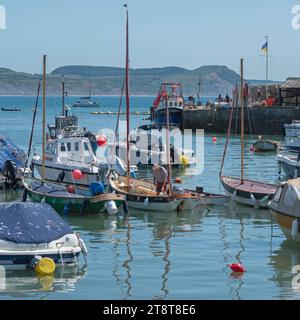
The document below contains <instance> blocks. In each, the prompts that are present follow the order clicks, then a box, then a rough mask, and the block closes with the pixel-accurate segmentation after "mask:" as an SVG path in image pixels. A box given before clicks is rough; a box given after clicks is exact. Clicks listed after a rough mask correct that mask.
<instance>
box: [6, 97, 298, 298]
mask: <svg viewBox="0 0 300 320" xmlns="http://www.w3.org/2000/svg"><path fill="white" fill-rule="evenodd" d="M34 100H35V98H34V97H1V99H0V106H6V107H8V106H20V107H21V108H22V112H15V113H13V112H12V113H10V112H1V111H0V134H4V135H6V136H8V137H10V138H12V139H13V140H14V141H15V142H16V143H17V144H18V145H19V146H20V147H22V148H24V149H26V148H27V144H28V138H29V134H30V127H31V120H32V114H33V112H32V107H33V105H34ZM75 100H76V98H69V102H68V103H70V104H71V103H72V102H74V101H75ZM95 100H97V101H99V102H100V104H101V110H109V111H115V110H116V109H117V106H118V100H119V98H118V97H96V98H95ZM152 100H153V98H152V97H133V98H132V110H133V111H145V110H148V107H149V105H150V104H151V102H152ZM47 105H48V108H47V118H48V119H47V122H50V123H52V122H53V120H54V116H55V115H56V114H58V113H59V112H60V99H59V97H49V98H48V99H47ZM90 111H94V110H88V109H77V110H75V111H74V113H75V114H78V115H79V117H80V125H82V126H86V127H87V128H89V129H91V130H93V131H97V130H99V129H101V128H102V127H109V128H112V129H113V128H114V126H115V121H116V117H115V116H113V115H97V116H92V115H90V114H89V112H90ZM144 117H145V116H132V117H131V118H132V126H133V127H136V126H137V125H140V124H142V123H145V121H144V120H143V118H144ZM40 118H41V112H40V111H39V114H38V123H37V128H36V135H35V137H36V138H35V141H36V143H38V142H39V139H40V136H41V125H40V123H41V119H40ZM217 138H218V141H217V143H213V142H212V136H209V135H207V136H205V169H204V172H203V173H202V174H197V175H192V176H191V175H186V174H189V173H190V172H189V171H184V170H183V171H178V170H177V171H176V172H175V174H176V175H179V176H181V177H183V180H184V185H185V186H186V187H190V188H194V187H196V186H204V187H205V189H206V190H208V191H212V192H222V188H221V186H220V183H219V179H218V173H219V168H220V162H221V157H222V153H223V146H224V142H225V136H217ZM277 139H278V137H277ZM250 144H251V138H250V137H248V140H247V147H246V172H247V175H248V176H249V177H251V178H254V179H259V180H265V181H269V182H275V181H276V178H277V176H276V174H277V168H276V161H275V159H274V155H272V154H268V155H264V154H251V153H250V151H249V149H250ZM228 153H229V157H228V159H227V162H226V166H225V170H226V172H227V173H228V174H239V163H240V159H239V154H240V145H239V137H233V138H232V140H231V143H230V146H229V150H228ZM141 174H149V173H147V172H141ZM17 197H18V194H16V193H0V201H13V200H14V199H16V198H17ZM65 219H66V221H67V222H68V223H69V224H70V225H71V226H72V227H73V228H74V230H75V231H76V232H79V233H80V234H81V236H82V238H83V239H84V241H85V243H86V245H87V246H88V249H89V255H88V261H87V264H86V265H85V263H84V261H83V259H82V260H81V263H80V266H79V267H76V268H67V269H61V268H58V269H57V270H56V272H55V275H54V276H53V277H45V278H38V277H37V276H36V275H35V274H34V273H32V272H30V271H14V272H7V274H6V278H5V280H2V278H1V277H0V279H1V281H2V282H1V283H0V299H299V298H300V293H299V292H297V291H294V290H293V289H292V284H291V282H292V278H293V276H294V275H293V274H292V272H291V270H292V267H293V266H295V265H297V264H300V246H299V245H296V244H294V243H292V242H290V241H288V240H286V239H285V237H284V236H283V234H282V233H281V231H280V229H279V227H278V226H277V225H276V224H275V223H274V222H272V219H271V216H270V213H269V211H267V210H257V209H252V208H248V207H244V206H239V205H236V204H230V205H228V206H226V207H215V208H210V209H207V208H199V209H197V210H196V211H194V212H189V211H184V212H173V213H160V212H155V213H148V212H142V211H134V210H131V212H130V215H129V217H127V218H124V217H122V216H120V217H108V216H104V215H95V216H90V217H65ZM233 262H242V263H243V264H244V265H245V267H246V268H247V273H246V274H245V275H244V276H243V277H241V278H234V277H232V275H231V271H230V270H229V268H228V264H230V263H233Z"/></svg>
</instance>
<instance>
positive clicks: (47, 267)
mask: <svg viewBox="0 0 300 320" xmlns="http://www.w3.org/2000/svg"><path fill="white" fill-rule="evenodd" d="M30 267H31V268H33V269H34V271H35V272H36V273H37V274H38V275H41V276H48V275H51V274H53V273H54V271H55V268H56V266H55V262H54V261H53V260H52V259H50V258H42V257H41V256H35V257H34V258H33V259H32V260H31V262H30Z"/></svg>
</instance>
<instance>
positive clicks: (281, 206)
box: [269, 179, 300, 242]
mask: <svg viewBox="0 0 300 320" xmlns="http://www.w3.org/2000/svg"><path fill="white" fill-rule="evenodd" d="M269 209H270V210H271V212H272V216H273V217H274V219H275V221H276V222H277V223H278V224H279V226H280V229H281V230H282V232H283V233H284V235H285V236H286V237H287V238H288V239H290V240H294V241H296V242H300V227H299V221H300V179H293V180H289V181H287V182H286V183H283V184H281V185H280V186H279V187H278V189H277V191H276V193H275V195H274V198H273V200H272V201H271V202H270V204H269Z"/></svg>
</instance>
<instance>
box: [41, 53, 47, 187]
mask: <svg viewBox="0 0 300 320" xmlns="http://www.w3.org/2000/svg"><path fill="white" fill-rule="evenodd" d="M46 71H47V56H46V55H44V57H43V120H42V123H43V134H42V137H43V138H42V139H43V141H42V149H43V150H42V180H43V181H44V180H45V142H46Z"/></svg>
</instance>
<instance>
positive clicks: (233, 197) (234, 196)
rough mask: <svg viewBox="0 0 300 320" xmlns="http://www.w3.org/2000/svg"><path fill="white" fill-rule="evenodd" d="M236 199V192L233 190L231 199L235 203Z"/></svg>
mask: <svg viewBox="0 0 300 320" xmlns="http://www.w3.org/2000/svg"><path fill="white" fill-rule="evenodd" d="M236 197H237V191H236V190H234V192H233V196H232V199H233V200H234V201H235V200H236Z"/></svg>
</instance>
